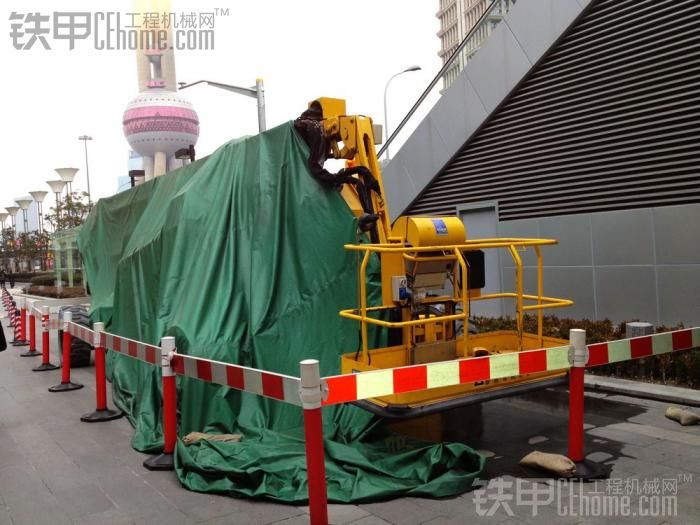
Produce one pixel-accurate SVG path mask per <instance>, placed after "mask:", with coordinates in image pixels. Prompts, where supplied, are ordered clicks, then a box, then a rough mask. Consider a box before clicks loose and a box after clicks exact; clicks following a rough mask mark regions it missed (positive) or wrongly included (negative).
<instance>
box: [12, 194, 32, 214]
mask: <svg viewBox="0 0 700 525" xmlns="http://www.w3.org/2000/svg"><path fill="white" fill-rule="evenodd" d="M15 202H16V203H17V205H18V206H19V207H20V208H22V209H23V210H25V211H26V210H28V209H29V206H31V205H32V202H34V200H33V199H32V198H31V197H20V198H18V199H15Z"/></svg>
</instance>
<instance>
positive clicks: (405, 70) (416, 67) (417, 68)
mask: <svg viewBox="0 0 700 525" xmlns="http://www.w3.org/2000/svg"><path fill="white" fill-rule="evenodd" d="M421 69H422V68H421V67H420V66H410V67H407V68H406V69H404V70H403V72H404V73H409V72H411V71H420V70H421Z"/></svg>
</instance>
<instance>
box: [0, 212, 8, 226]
mask: <svg viewBox="0 0 700 525" xmlns="http://www.w3.org/2000/svg"><path fill="white" fill-rule="evenodd" d="M9 215H10V214H9V213H0V224H2V229H3V230H4V229H5V221H6V220H7V217H8V216H9Z"/></svg>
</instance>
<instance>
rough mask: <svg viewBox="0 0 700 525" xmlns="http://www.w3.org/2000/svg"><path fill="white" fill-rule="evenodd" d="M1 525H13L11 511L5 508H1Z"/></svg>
mask: <svg viewBox="0 0 700 525" xmlns="http://www.w3.org/2000/svg"><path fill="white" fill-rule="evenodd" d="M0 525H12V517H11V516H10V511H9V509H8V508H7V507H5V506H0Z"/></svg>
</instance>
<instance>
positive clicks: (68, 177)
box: [54, 168, 78, 195]
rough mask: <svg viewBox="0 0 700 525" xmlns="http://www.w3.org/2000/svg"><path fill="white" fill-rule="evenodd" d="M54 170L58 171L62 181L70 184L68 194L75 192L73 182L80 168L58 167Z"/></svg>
mask: <svg viewBox="0 0 700 525" xmlns="http://www.w3.org/2000/svg"><path fill="white" fill-rule="evenodd" d="M54 171H55V172H56V173H58V176H59V177H61V180H62V181H65V183H66V184H68V195H70V194H71V193H72V192H73V188H72V183H73V179H75V174H76V173H78V168H56V169H55V170H54Z"/></svg>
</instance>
